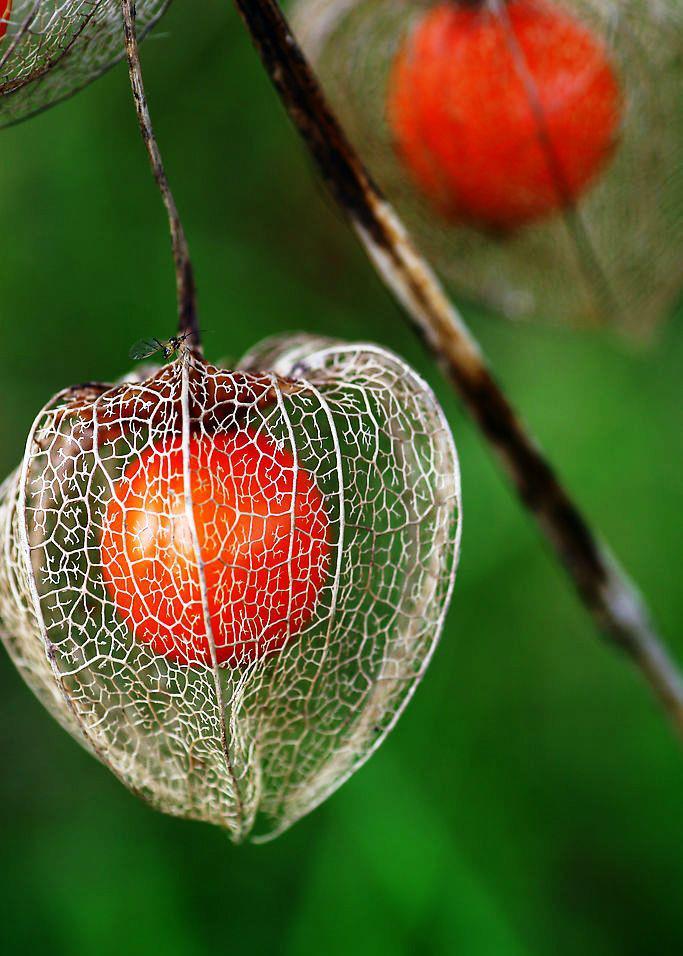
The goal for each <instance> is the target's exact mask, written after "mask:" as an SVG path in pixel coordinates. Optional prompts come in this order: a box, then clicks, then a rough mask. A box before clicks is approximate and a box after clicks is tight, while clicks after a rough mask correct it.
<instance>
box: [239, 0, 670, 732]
mask: <svg viewBox="0 0 683 956" xmlns="http://www.w3.org/2000/svg"><path fill="white" fill-rule="evenodd" d="M234 2H235V4H236V6H237V9H238V11H239V13H240V15H241V17H242V19H243V21H244V23H245V25H246V27H247V29H248V31H249V33H250V35H251V38H252V40H253V42H254V45H255V47H256V49H257V51H258V53H259V55H260V57H261V60H262V62H263V65H264V67H265V69H266V71H267V73H268V75H269V77H270V79H271V81H272V82H273V85H274V86H275V88H276V89H277V91H278V93H279V95H280V99H281V100H282V102H283V104H284V106H285V109H286V110H287V112H288V113H289V116H290V118H291V120H292V122H293V123H294V125H295V126H296V128H297V129H298V131H299V133H300V134H301V136H302V138H303V140H304V141H305V143H306V145H307V147H308V149H309V151H310V152H311V154H312V156H313V158H314V159H315V162H316V164H317V166H318V169H319V170H320V172H321V174H322V176H323V178H324V180H325V182H326V183H327V186H328V188H329V190H330V192H331V193H332V194H333V196H334V197H335V199H336V201H337V202H338V204H339V205H340V206H341V208H342V210H343V211H344V212H345V214H346V216H347V218H348V219H349V220H350V222H351V224H352V225H353V227H354V228H355V230H356V232H357V233H358V235H359V237H360V239H361V242H362V243H363V245H364V246H365V249H366V252H367V253H368V255H369V257H370V259H371V260H372V261H373V263H374V265H375V267H376V269H377V270H378V272H379V273H380V275H381V277H382V279H383V280H384V282H385V284H386V285H387V286H388V288H389V289H390V291H391V292H392V293H393V295H394V297H395V298H396V299H397V300H398V301H399V302H400V303H401V305H402V306H403V310H404V314H405V315H406V317H407V318H408V320H409V321H410V322H411V323H412V324H413V326H415V327H416V329H417V330H418V331H419V333H420V335H421V336H422V338H423V339H424V341H425V342H426V344H427V346H428V348H429V349H430V351H431V352H432V354H433V355H434V357H435V358H436V360H437V361H438V362H439V364H440V365H441V366H442V368H443V370H444V372H445V373H446V375H447V376H448V377H449V379H450V380H451V382H452V383H453V385H454V386H455V388H456V390H457V392H458V393H459V395H460V397H461V398H462V400H463V401H464V403H465V405H466V406H467V408H468V409H469V411H470V413H471V415H472V417H473V418H474V420H475V421H476V423H477V425H478V426H479V428H480V430H481V432H482V434H483V435H484V438H485V439H486V441H487V442H488V443H489V444H490V445H491V447H492V449H493V450H494V452H495V453H496V455H497V457H498V459H499V461H500V463H501V465H502V466H503V469H504V471H505V472H506V473H507V475H508V477H509V478H510V480H511V481H512V483H513V484H514V486H515V488H516V490H517V493H518V495H519V497H520V499H521V501H522V503H523V504H524V506H525V507H526V508H527V509H528V510H529V512H530V513H531V514H532V515H533V517H534V518H535V520H536V521H537V523H538V525H539V527H540V529H541V531H542V532H543V534H544V535H545V536H546V538H547V539H548V541H549V542H550V544H551V546H552V548H553V549H554V551H555V553H556V555H557V557H558V558H559V559H560V561H561V562H562V564H563V565H564V567H565V568H566V570H567V572H568V574H569V576H570V578H571V580H572V581H573V583H574V585H575V587H576V590H577V592H578V594H579V597H580V599H581V600H582V601H583V603H584V605H585V606H586V608H587V610H588V612H589V613H590V614H591V616H592V618H593V620H594V622H595V624H596V625H597V627H598V628H599V630H600V631H601V632H602V633H603V634H604V636H605V637H606V638H607V639H608V640H609V641H610V642H611V643H612V644H613V645H614V646H616V647H618V648H619V649H620V650H622V651H624V652H625V653H626V654H628V655H629V656H630V658H631V659H632V660H633V662H634V663H635V665H636V667H637V668H638V669H639V670H640V671H641V673H642V674H643V676H644V677H645V679H646V680H647V681H648V683H649V684H650V687H651V688H652V690H653V692H654V694H655V696H656V697H657V699H658V700H659V702H660V704H661V705H662V706H663V707H664V708H665V710H666V711H667V712H668V714H669V715H670V717H671V719H672V721H673V723H674V725H675V727H676V729H677V731H678V732H679V734H681V735H683V680H682V678H681V675H680V674H679V671H678V668H677V665H676V663H675V662H674V661H673V659H672V658H671V656H670V655H669V653H668V651H667V650H666V648H665V647H664V645H663V643H662V642H661V641H660V639H659V638H658V636H657V634H656V632H655V630H654V627H653V626H652V624H651V622H650V618H649V615H648V611H647V608H646V607H645V605H644V603H643V602H642V600H641V598H640V595H639V594H638V592H637V590H636V588H635V587H634V585H633V584H632V583H631V581H630V580H629V579H628V577H627V576H626V574H624V572H623V571H621V569H620V568H619V566H618V565H617V563H616V561H615V560H614V559H613V558H612V556H611V555H610V553H609V551H608V550H607V548H606V547H605V546H604V545H603V544H602V543H601V541H600V540H599V538H598V537H597V535H596V533H595V532H594V531H593V530H592V529H591V527H590V526H589V524H588V522H587V520H586V519H585V517H584V516H583V514H582V513H581V511H580V510H579V508H578V507H577V505H576V504H575V503H574V502H573V501H572V499H571V498H570V497H569V494H568V493H567V491H566V490H565V488H564V487H563V486H562V484H561V483H560V481H559V480H558V478H557V477H556V475H555V473H554V471H553V469H552V467H551V465H550V464H549V462H548V461H547V459H546V458H545V457H544V455H543V454H542V452H541V451H540V449H539V448H538V446H537V445H536V443H535V441H534V440H533V439H532V438H531V436H530V435H529V433H528V431H527V430H526V428H525V426H524V425H523V424H522V422H521V421H520V419H519V418H518V416H517V414H516V413H515V411H514V409H513V407H512V406H511V404H510V402H509V401H508V399H507V397H506V396H505V394H504V393H503V391H502V389H501V387H500V385H499V384H498V382H497V381H496V380H495V378H494V377H493V375H492V373H491V371H490V370H489V367H488V364H487V362H486V360H485V358H484V356H483V355H482V352H481V349H480V348H479V345H478V344H477V342H476V340H475V339H474V338H473V336H472V334H471V333H470V331H469V330H468V328H467V326H466V325H465V323H464V321H463V319H462V317H461V316H460V315H459V313H458V312H457V310H456V309H455V306H454V305H453V304H452V303H451V302H450V301H449V300H448V298H447V297H446V295H445V293H444V291H443V289H442V287H441V285H440V284H439V281H438V279H437V278H436V276H435V275H434V273H433V272H432V270H431V268H430V266H429V265H428V263H427V262H426V261H425V260H424V259H423V258H422V256H421V255H420V254H419V252H418V251H417V249H416V248H415V246H414V245H413V243H412V240H411V238H410V236H409V235H408V234H407V232H406V229H405V227H404V226H403V224H402V222H401V221H400V219H399V218H398V216H397V215H396V213H395V212H394V210H393V209H392V207H391V206H390V205H389V204H388V203H387V201H386V200H385V199H384V197H383V196H382V194H381V193H380V191H379V189H378V188H377V186H376V185H375V183H374V182H373V181H372V179H371V178H370V176H369V174H368V172H367V170H366V169H365V167H364V166H363V163H362V162H361V160H360V158H359V156H358V155H357V154H356V152H355V150H354V149H353V147H352V146H351V144H350V143H349V141H348V139H347V137H346V134H345V133H344V130H343V129H342V127H341V125H340V123H339V121H338V120H337V118H336V116H335V115H334V113H333V112H332V110H331V108H330V106H329V104H328V103H327V101H326V99H325V97H324V95H323V93H322V91H321V88H320V85H319V83H318V80H317V78H316V76H315V73H314V72H313V70H312V68H311V66H310V65H309V63H308V62H307V60H306V58H305V57H304V55H303V53H302V51H301V49H300V48H299V46H298V44H297V42H296V40H295V38H294V36H293V35H292V33H291V31H290V29H289V25H288V24H287V21H286V20H285V18H284V16H283V15H282V13H281V11H280V9H279V7H278V6H277V4H276V3H275V2H274V0H234Z"/></svg>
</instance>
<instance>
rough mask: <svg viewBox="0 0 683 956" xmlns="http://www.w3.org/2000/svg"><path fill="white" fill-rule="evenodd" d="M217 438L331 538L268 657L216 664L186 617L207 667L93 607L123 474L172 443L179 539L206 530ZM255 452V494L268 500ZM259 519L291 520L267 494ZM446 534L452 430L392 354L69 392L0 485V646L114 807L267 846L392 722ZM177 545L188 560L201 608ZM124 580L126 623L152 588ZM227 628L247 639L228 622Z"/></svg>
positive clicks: (147, 523)
mask: <svg viewBox="0 0 683 956" xmlns="http://www.w3.org/2000/svg"><path fill="white" fill-rule="evenodd" d="M264 369H267V370H268V371H264ZM236 435H242V437H244V436H248V438H249V441H252V440H256V438H255V437H254V436H258V442H259V445H258V447H259V449H260V455H261V456H262V457H263V456H264V455H265V456H266V457H267V456H268V454H269V452H268V449H269V448H270V449H279V450H280V451H278V452H277V455H278V456H279V459H278V460H280V461H282V460H285V461H289V462H291V465H290V466H288V467H291V469H292V472H293V473H295V474H294V480H293V481H290V488H296V487H298V485H297V478H296V475H302V474H304V473H306V474H307V475H308V476H309V477H310V480H311V481H312V483H313V484H314V485H315V487H316V488H317V490H318V492H319V498H318V500H321V501H322V507H323V509H324V513H325V516H326V521H327V524H328V529H329V530H328V534H327V540H328V543H329V550H328V551H327V553H326V554H325V555H324V567H323V571H324V574H323V577H322V578H321V580H322V585H321V586H320V587H319V590H318V591H317V595H316V600H315V603H314V606H313V607H312V609H311V613H310V615H309V616H308V618H307V619H306V620H305V621H304V622H303V623H301V624H300V626H299V627H298V629H297V630H296V632H295V633H291V634H290V635H289V640H288V641H287V642H286V643H285V644H284V646H283V647H282V648H281V649H278V650H275V651H273V652H272V653H268V654H261V655H257V656H253V655H252V656H251V657H249V656H247V657H245V658H244V659H243V660H241V661H240V662H238V663H235V662H234V661H232V662H228V661H225V660H224V659H223V660H222V659H221V655H220V646H219V644H220V640H221V638H220V635H219V634H214V633H213V632H212V628H211V627H210V626H207V621H206V617H204V618H203V619H201V620H197V621H195V622H194V625H193V626H194V627H195V629H196V633H197V634H200V635H201V634H203V635H204V637H205V639H207V640H208V641H209V644H210V645H211V648H212V656H211V660H210V662H209V661H206V662H201V661H200V662H198V661H196V660H195V661H192V662H188V660H182V659H178V657H177V655H176V656H173V655H167V654H164V653H159V652H158V650H157V649H155V648H154V646H153V644H151V643H149V642H146V641H144V640H141V639H140V637H139V635H136V634H135V633H133V632H134V631H135V627H134V626H131V624H130V623H127V619H126V618H125V615H123V613H122V611H121V609H120V607H118V606H117V602H116V601H113V600H112V595H111V590H110V589H108V585H107V578H106V574H107V572H106V567H105V565H106V561H105V557H104V555H105V551H106V549H105V547H104V545H103V535H105V528H106V526H107V522H108V520H109V519H108V517H107V515H108V513H109V508H110V505H111V502H112V500H113V499H115V498H120V496H121V488H122V487H123V486H125V484H126V482H127V481H128V480H129V478H127V476H129V475H130V473H131V472H130V469H131V467H135V463H136V462H140V461H141V460H143V459H144V458H145V456H148V455H149V453H150V450H152V451H153V453H154V454H157V455H159V456H160V457H161V458H163V455H164V452H163V451H162V449H163V448H165V447H168V442H169V441H170V442H176V441H180V442H181V443H182V450H183V454H182V475H179V476H178V477H179V478H180V479H181V486H182V487H183V489H184V492H183V495H184V501H183V507H184V509H185V511H186V512H187V514H188V515H189V516H190V520H191V522H194V523H195V524H196V525H198V524H199V522H200V521H202V520H206V519H205V518H202V514H204V515H205V514H206V512H202V511H201V508H202V507H203V505H202V504H200V503H199V502H198V501H197V500H196V495H197V494H198V492H197V491H196V490H195V489H196V488H197V482H196V481H195V478H196V475H193V474H192V473H191V469H192V468H193V458H192V455H191V454H190V452H189V448H190V445H191V443H192V442H198V441H200V440H206V441H207V442H210V443H212V444H213V445H214V446H215V445H218V444H219V443H220V441H221V440H225V441H227V440H228V439H229V440H231V441H234V439H235V436H236ZM272 454H273V461H265V462H262V463H261V464H262V466H263V467H260V470H259V471H258V475H263V476H266V477H264V478H263V481H264V487H263V488H262V489H258V493H259V494H260V493H261V491H263V492H264V493H272V487H274V486H275V484H277V479H272V476H273V474H274V473H275V452H274V451H273V453H272ZM283 456H284V457H283ZM271 466H272V467H271ZM235 467H238V466H237V465H235ZM271 480H272V485H271ZM266 483H268V484H269V486H271V491H270V492H269V489H268V487H266V486H265V485H266ZM285 486H286V482H285ZM252 487H253V486H252ZM282 487H283V486H282V484H281V485H280V489H281V488H282ZM316 494H317V493H316ZM293 497H294V495H293V494H292V493H291V492H290V495H289V498H290V499H291V498H293ZM139 507H140V505H138V508H139ZM169 508H171V509H172V506H171V505H170V504H169ZM273 508H279V509H280V511H279V513H282V509H284V513H285V514H289V513H290V512H291V513H294V512H295V511H296V506H295V503H294V502H292V501H291V500H290V501H289V503H288V499H287V494H286V493H285V494H284V495H283V494H280V495H279V497H278V496H276V495H273ZM254 510H255V511H256V510H257V509H256V507H255V506H254ZM143 517H144V518H145V520H144V521H143V522H142V525H140V521H139V518H140V515H139V514H138V515H137V517H136V516H134V515H133V514H132V512H131V513H129V514H128V516H127V519H126V520H128V521H133V520H136V521H137V522H138V525H137V526H138V527H140V526H142V527H143V532H142V533H143V534H145V533H146V531H145V530H144V529H145V528H151V527H153V526H154V522H155V521H157V522H158V520H159V516H158V514H157V513H156V512H155V513H149V514H147V515H145V516H143ZM254 520H255V521H258V516H255V517H254ZM295 523H296V518H295V519H294V524H295ZM217 526H218V525H217ZM231 533H232V532H230V531H229V532H227V535H228V536H229V534H231ZM295 533H296V532H295V530H294V528H293V529H292V531H291V534H292V540H293V539H294V536H295ZM459 537H460V481H459V471H458V462H457V457H456V452H455V448H454V444H453V440H452V437H451V434H450V431H449V429H448V426H447V423H446V421H445V420H444V417H443V414H442V412H441V411H440V409H439V407H438V405H437V404H436V401H435V399H434V396H433V395H432V393H431V391H430V390H429V388H428V387H427V386H426V384H425V383H424V382H423V381H422V380H421V379H419V378H418V377H417V376H416V375H415V373H413V372H412V371H411V370H410V369H409V368H408V367H407V366H406V365H405V364H404V363H403V362H401V361H400V360H399V359H398V358H397V357H396V356H394V355H392V354H390V353H389V352H386V351H385V350H383V349H381V348H378V347H375V346H371V345H345V344H340V343H337V342H332V341H326V340H321V339H314V338H311V337H306V336H300V337H288V338H286V339H278V340H271V341H269V342H266V343H264V345H263V346H261V347H259V348H257V349H255V350H254V351H252V352H251V353H250V354H249V355H248V356H247V357H246V358H245V360H244V361H243V363H242V365H241V367H240V369H239V370H237V371H235V372H230V371H226V370H222V369H218V368H216V367H213V366H208V365H205V364H203V363H201V362H199V361H198V360H196V359H194V358H192V357H191V356H190V355H189V354H185V355H183V356H181V357H180V358H179V359H178V360H177V361H175V362H173V363H172V364H170V365H168V366H166V367H165V368H163V369H162V370H160V371H158V372H153V373H150V374H149V376H148V377H147V378H144V379H138V380H128V381H126V382H124V383H122V384H119V385H117V386H104V385H102V386H99V385H92V386H84V387H81V388H79V389H70V390H67V391H65V392H63V393H61V394H59V395H57V396H56V397H55V399H54V400H53V401H52V402H50V403H49V405H48V406H46V408H45V409H43V411H42V412H41V413H40V415H39V416H38V418H37V419H36V421H35V424H34V426H33V429H32V431H31V434H30V436H29V439H28V442H27V447H26V455H25V458H24V461H23V463H22V465H21V467H20V468H19V469H18V470H17V471H16V472H15V473H14V474H13V475H12V476H11V477H10V478H9V479H8V480H7V481H6V482H5V484H4V485H3V486H2V494H1V499H0V543H1V547H2V553H3V561H2V564H1V565H0V632H2V636H3V640H4V643H5V646H6V647H7V650H8V652H9V654H10V656H11V657H12V659H13V661H14V663H15V664H16V666H17V667H18V669H19V671H20V672H21V674H22V675H23V677H24V678H25V680H26V682H27V683H28V684H29V686H30V687H31V689H32V690H33V691H34V692H35V693H36V695H37V696H38V697H39V699H40V700H41V701H42V702H43V703H44V704H45V706H46V707H47V709H48V710H49V711H50V713H51V714H52V715H53V716H55V717H56V718H57V719H58V720H59V721H60V723H61V724H62V725H63V726H64V727H65V728H66V729H67V730H68V731H69V732H70V733H71V734H72V735H73V736H74V737H75V738H76V739H77V740H79V742H81V743H83V744H85V746H87V747H88V748H89V749H90V750H91V751H92V752H93V753H94V754H95V755H96V756H97V757H98V758H99V759H100V760H101V761H102V762H103V763H105V764H106V765H107V766H109V767H110V769H111V770H112V771H113V772H114V773H115V774H116V775H117V776H118V777H119V778H120V779H121V780H122V781H123V783H124V784H126V786H128V787H129V788H130V789H131V790H133V791H134V792H136V793H137V794H139V795H140V796H142V797H143V798H144V799H146V800H148V801H149V802H150V803H152V804H153V805H154V806H156V807H157V808H159V809H160V810H162V811H165V812H167V813H171V814H176V815H179V816H184V817H190V818H195V819H201V820H206V821H209V822H211V823H215V824H218V825H220V826H222V827H225V828H226V829H227V830H228V831H229V832H230V835H231V837H232V838H233V839H234V840H235V841H239V840H242V839H244V838H245V837H246V836H247V835H248V834H249V833H250V832H251V831H252V829H253V828H254V825H255V823H256V827H255V830H256V832H257V836H258V835H261V836H270V835H274V834H276V833H278V832H280V831H281V830H283V829H285V828H286V827H288V826H289V825H290V824H291V823H293V822H294V821H295V820H297V819H298V818H299V817H301V816H302V815H303V814H305V813H307V812H308V811H310V810H311V809H312V808H313V807H315V806H316V805H317V804H319V803H320V802H321V801H322V800H324V799H325V797H326V796H327V795H328V794H329V793H331V792H332V791H333V790H335V789H336V787H338V786H339V785H340V784H341V783H342V782H343V781H344V780H345V779H346V778H347V777H348V776H349V775H350V774H351V773H352V772H353V771H354V770H355V769H356V768H357V767H358V766H359V765H360V764H362V763H363V762H364V761H365V760H366V759H367V757H368V756H369V755H370V753H372V751H373V750H374V749H375V748H376V747H377V746H378V745H379V744H380V743H381V741H382V740H383V739H384V737H385V736H386V734H387V733H388V731H389V730H390V729H391V727H392V726H393V724H394V723H395V721H396V719H397V718H398V716H399V714H400V713H401V711H402V710H403V708H404V707H405V705H406V703H407V701H408V700H409V699H410V697H411V695H412V693H413V691H414V690H415V687H416V686H417V684H418V683H419V681H420V678H421V677H422V675H423V673H424V670H425V668H426V666H427V664H428V662H429V659H430V657H431V654H432V651H433V649H434V646H435V642H436V641H437V638H438V636H439V633H440V631H441V627H442V622H443V618H444V614H445V611H446V608H447V605H448V602H449V599H450V595H451V589H452V585H453V578H454V574H455V566H456V561H457V553H458V547H459ZM196 540H198V539H195V550H194V552H193V555H192V561H191V563H192V567H193V568H194V571H193V573H194V574H195V575H199V579H200V580H201V584H202V588H203V591H206V589H207V587H209V588H210V584H208V583H207V582H208V571H207V570H206V568H208V563H207V561H208V559H206V555H205V554H203V553H201V552H200V550H198V548H197V546H196ZM222 544H223V545H224V546H225V549H226V551H225V553H226V554H227V553H228V552H230V547H231V545H230V542H229V541H227V540H226V541H224V542H222ZM186 545H187V542H180V541H179V542H178V543H177V547H178V548H179V549H181V547H186ZM219 550H220V549H219ZM292 554H293V548H292V547H290V549H289V552H288V557H287V560H288V561H291V560H294V558H293V557H292ZM235 560H236V559H235ZM319 560H320V562H323V557H320V558H319ZM130 567H131V574H135V572H134V561H133V558H131V565H130ZM320 570H321V568H320V567H318V568H317V569H311V574H314V573H315V572H316V571H317V572H320ZM179 574H180V571H178V569H176V578H177V577H178V576H179ZM293 578H294V573H292V574H291V575H290V576H289V579H293ZM259 580H262V579H259V578H258V576H255V577H254V579H253V581H252V588H253V587H256V586H257V585H258V582H259ZM284 580H288V576H287V575H285V577H284ZM135 581H136V582H137V586H139V589H140V594H139V597H138V598H137V600H138V601H139V602H140V606H144V605H145V602H146V601H151V596H150V595H151V591H152V589H153V588H154V587H155V586H156V585H155V581H154V580H153V579H149V578H148V579H145V576H144V575H141V574H139V573H138V574H137V577H135ZM184 593H187V592H186V591H184V590H183V583H182V582H180V584H179V585H178V591H177V592H176V594H175V596H173V595H169V596H168V599H169V601H170V605H171V607H172V608H173V609H175V612H176V613H178V614H181V613H182V614H186V613H187V612H188V608H187V607H181V606H179V602H181V598H182V595H183V594H184ZM164 597H166V595H164ZM208 597H209V598H210V597H211V595H210V594H209V595H208ZM257 597H258V595H257ZM260 599H261V600H262V601H264V602H267V601H268V600H270V595H267V594H264V595H262V596H260ZM289 599H290V605H289V606H291V602H292V600H295V596H293V595H292V594H290V596H289ZM226 600H227V598H226ZM155 606H157V607H158V606H159V605H158V604H157V605H155ZM276 606H279V607H281V606H282V603H281V602H280V603H279V604H278V603H277V602H275V603H274V604H273V607H276ZM200 617H201V615H200ZM234 619H235V621H237V620H238V615H237V613H235V618H234ZM286 624H287V626H288V627H291V622H290V623H287V622H286ZM237 626H238V625H237V624H236V625H235V627H237ZM239 626H240V627H241V628H242V629H243V631H244V632H245V634H244V635H241V636H242V637H243V638H244V639H245V640H248V641H251V642H252V644H253V641H254V640H256V641H259V635H258V634H254V633H253V631H251V630H250V622H249V621H248V620H247V621H242V622H241V624H240V625H239ZM259 815H262V816H259ZM257 817H258V821H257Z"/></svg>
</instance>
